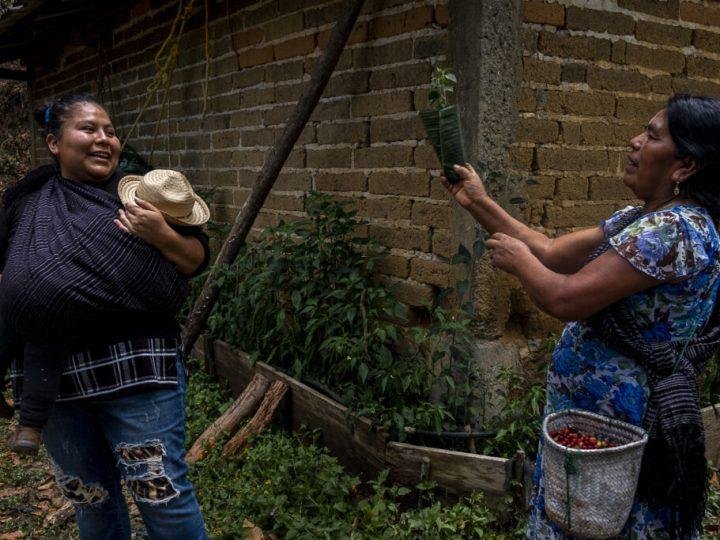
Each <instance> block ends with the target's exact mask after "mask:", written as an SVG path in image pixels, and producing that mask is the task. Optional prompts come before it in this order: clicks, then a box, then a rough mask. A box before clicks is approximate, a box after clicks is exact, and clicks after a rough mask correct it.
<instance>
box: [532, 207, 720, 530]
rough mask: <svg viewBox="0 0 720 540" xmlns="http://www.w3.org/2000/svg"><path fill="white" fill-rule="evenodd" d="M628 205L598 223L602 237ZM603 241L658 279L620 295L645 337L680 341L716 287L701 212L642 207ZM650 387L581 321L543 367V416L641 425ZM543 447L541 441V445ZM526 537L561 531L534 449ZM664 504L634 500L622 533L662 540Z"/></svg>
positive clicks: (700, 320)
mask: <svg viewBox="0 0 720 540" xmlns="http://www.w3.org/2000/svg"><path fill="white" fill-rule="evenodd" d="M632 210H633V207H631V206H628V207H627V208H624V209H622V210H619V211H618V212H616V213H614V214H613V215H612V216H611V217H610V218H609V219H608V220H607V221H605V222H603V223H602V227H603V230H604V231H605V232H606V237H607V236H608V231H609V230H612V224H613V223H614V222H615V220H617V219H619V218H621V217H622V215H623V214H625V213H626V212H629V211H632ZM607 240H608V242H609V244H610V246H611V247H612V248H613V249H614V250H615V251H616V252H617V253H618V254H619V255H620V256H621V257H623V258H625V259H626V260H627V261H628V262H630V264H632V265H633V266H634V267H635V268H636V269H638V270H640V271H641V272H643V273H645V274H647V275H649V276H652V277H654V278H657V279H659V280H662V281H672V283H663V284H662V285H658V286H657V287H653V288H651V289H648V290H645V291H641V292H638V293H635V294H633V295H631V296H630V297H628V298H627V301H628V302H630V304H631V306H632V308H633V310H632V312H633V313H634V314H635V316H636V317H637V321H638V323H639V325H640V327H641V328H643V329H644V332H643V334H644V336H645V338H646V339H647V340H648V341H649V342H656V341H667V340H673V341H674V340H686V339H689V338H691V337H692V336H693V335H694V332H695V330H696V328H697V327H698V326H700V325H702V324H704V323H705V322H706V321H707V320H708V318H709V316H710V311H711V309H712V306H713V304H714V301H715V298H716V297H717V293H718V286H719V285H720V280H718V279H717V278H718V274H720V263H718V251H719V248H720V241H719V239H718V233H717V230H716V229H715V226H714V224H713V222H712V219H711V218H710V216H709V215H708V213H707V211H706V210H705V209H704V208H702V207H698V206H690V205H677V206H674V207H672V208H669V209H665V210H660V211H657V212H652V213H648V214H646V215H643V216H640V217H639V218H638V219H637V220H635V221H634V222H632V223H631V224H630V225H628V226H627V227H625V228H624V229H622V231H620V232H619V233H618V234H616V235H615V236H610V237H607ZM648 395H649V388H648V382H647V376H646V374H645V372H644V370H643V369H642V368H641V367H640V366H639V365H637V364H636V363H635V362H634V361H633V360H631V359H630V358H627V357H625V356H622V355H621V354H619V353H617V352H616V351H614V350H613V349H611V348H610V347H608V346H607V345H605V344H604V343H603V342H602V341H600V339H599V338H598V337H597V336H596V335H595V334H594V332H593V331H592V330H591V329H590V327H589V326H588V325H587V324H586V323H585V322H584V321H575V322H571V323H569V324H567V325H566V326H565V329H564V331H563V333H562V336H561V337H560V341H559V343H558V345H557V347H556V348H555V351H554V352H553V355H552V363H551V365H550V366H549V368H548V380H547V404H546V408H545V414H549V413H552V412H556V411H559V410H563V409H568V408H579V409H584V410H587V411H592V412H596V413H600V414H604V415H606V416H610V417H614V418H619V419H621V420H624V421H626V422H630V423H632V424H635V425H641V424H642V420H643V416H644V414H645V409H646V406H647V401H648ZM540 449H542V444H541V448H540ZM533 481H534V492H533V500H532V510H531V513H530V518H529V523H528V529H527V538H533V539H534V538H542V539H545V538H549V539H564V538H568V535H567V534H565V533H563V531H562V530H561V529H560V528H559V527H558V526H557V525H555V524H554V523H551V522H550V521H549V520H548V518H547V516H546V514H545V501H544V487H543V478H542V470H541V459H540V452H538V459H537V464H536V468H535V475H534V479H533ZM670 517H671V516H670V511H669V510H668V509H667V508H657V507H651V506H649V505H648V504H646V503H643V502H641V501H638V500H637V499H636V500H635V502H634V504H633V508H632V510H631V513H630V517H629V519H628V521H627V523H626V525H625V528H624V530H623V532H622V535H621V538H623V539H635V538H668V533H667V532H666V531H667V527H668V525H669V522H670Z"/></svg>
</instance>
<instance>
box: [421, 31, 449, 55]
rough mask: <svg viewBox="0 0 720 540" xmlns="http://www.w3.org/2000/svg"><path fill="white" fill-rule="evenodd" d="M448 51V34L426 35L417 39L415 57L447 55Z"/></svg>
mask: <svg viewBox="0 0 720 540" xmlns="http://www.w3.org/2000/svg"><path fill="white" fill-rule="evenodd" d="M447 52H448V37H447V34H440V35H436V36H425V37H419V38H416V39H415V51H414V53H413V56H414V57H415V58H430V57H433V56H440V55H446V54H447Z"/></svg>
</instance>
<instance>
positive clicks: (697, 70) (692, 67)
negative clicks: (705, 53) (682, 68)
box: [687, 56, 720, 79]
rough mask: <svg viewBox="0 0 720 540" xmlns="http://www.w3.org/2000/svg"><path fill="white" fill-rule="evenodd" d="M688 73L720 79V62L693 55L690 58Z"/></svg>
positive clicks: (693, 75)
mask: <svg viewBox="0 0 720 540" xmlns="http://www.w3.org/2000/svg"><path fill="white" fill-rule="evenodd" d="M687 74H688V76H689V77H704V78H706V79H718V78H720V62H718V61H717V60H713V59H711V58H703V57H702V56H691V57H689V58H688V65H687Z"/></svg>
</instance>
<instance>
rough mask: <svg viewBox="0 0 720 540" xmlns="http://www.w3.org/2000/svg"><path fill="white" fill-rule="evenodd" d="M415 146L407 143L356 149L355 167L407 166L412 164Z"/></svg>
mask: <svg viewBox="0 0 720 540" xmlns="http://www.w3.org/2000/svg"><path fill="white" fill-rule="evenodd" d="M412 155H413V147H412V146H405V145H393V144H390V145H383V146H371V147H369V148H357V149H355V161H354V164H355V167H356V168H360V169H370V168H386V167H407V166H409V165H412Z"/></svg>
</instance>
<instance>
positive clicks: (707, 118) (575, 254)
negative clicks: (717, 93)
mask: <svg viewBox="0 0 720 540" xmlns="http://www.w3.org/2000/svg"><path fill="white" fill-rule="evenodd" d="M455 170H456V171H457V173H458V175H459V176H460V178H461V181H460V182H458V183H456V184H449V183H448V182H447V180H445V179H443V182H444V184H445V186H446V188H447V189H448V190H449V191H450V192H451V193H452V195H453V196H454V197H455V199H456V201H457V202H458V203H459V204H460V205H461V206H463V207H464V208H466V209H467V210H468V211H469V212H470V213H471V214H472V215H473V216H474V217H475V218H476V219H477V220H478V222H479V223H480V224H481V225H483V226H484V227H485V228H486V229H487V230H488V231H489V232H491V233H493V234H492V237H491V238H490V239H489V240H488V242H487V246H488V248H489V251H490V257H491V261H492V263H493V265H495V266H496V267H498V268H500V269H502V270H504V271H506V272H509V273H511V274H513V275H515V276H516V277H517V278H518V279H519V280H520V282H521V283H522V285H523V286H524V288H525V290H526V291H527V293H528V295H529V296H530V298H531V299H532V300H533V302H534V303H535V304H536V305H537V306H538V307H539V308H540V309H542V310H543V311H545V312H546V313H548V314H550V315H552V316H554V317H557V318H558V319H560V320H562V321H566V322H567V324H566V326H565V329H564V331H563V333H562V336H561V338H560V341H559V343H558V345H557V347H556V349H555V351H554V352H553V355H552V362H551V365H550V366H549V369H548V379H547V404H546V409H545V414H549V413H551V412H555V411H559V410H563V409H568V408H579V409H584V410H588V411H592V412H595V413H600V414H603V415H606V416H609V417H613V418H619V419H621V420H624V421H626V422H630V423H632V424H635V425H639V426H644V427H646V429H648V428H651V432H653V433H654V432H655V430H656V429H658V428H657V425H656V424H658V422H656V421H655V420H654V418H656V417H660V418H663V419H668V418H669V419H670V420H669V421H668V425H670V424H672V427H673V428H678V429H679V430H680V431H679V432H682V433H696V436H695V439H697V441H695V442H697V443H698V444H694V443H693V444H694V447H695V455H694V456H689V455H686V454H685V453H684V452H688V449H687V448H685V449H683V448H679V447H681V446H682V445H677V444H676V445H675V446H673V444H672V443H671V444H670V445H669V446H661V447H662V451H660V452H655V453H654V454H652V455H653V456H654V457H647V456H648V454H649V453H648V451H646V456H645V461H644V463H643V471H645V472H644V473H643V474H641V479H640V483H639V487H638V492H637V493H636V497H635V501H634V503H633V506H632V508H631V509H630V514H629V518H628V521H627V523H626V525H625V527H624V529H623V531H622V534H621V538H623V539H625V538H628V539H629V538H695V537H698V536H699V525H700V521H701V520H702V510H703V507H704V497H703V495H704V478H705V473H704V471H705V468H704V467H705V462H704V459H703V456H702V451H703V448H704V440H703V436H702V427H701V425H700V427H699V428H697V429H696V430H695V431H694V432H693V431H692V430H691V429H685V428H687V427H688V426H685V425H683V422H684V421H685V420H684V418H680V417H678V418H674V417H672V415H671V414H669V413H668V414H666V413H665V412H664V410H663V409H662V400H663V395H665V394H667V392H666V391H665V389H666V387H668V386H669V387H670V392H676V394H673V396H675V397H677V392H679V393H680V395H681V396H690V398H689V400H690V401H692V407H691V408H692V409H693V411H692V412H693V413H695V412H696V410H699V408H698V404H697V386H696V384H697V383H696V380H695V379H696V375H697V373H696V372H695V371H692V365H690V367H688V370H689V371H690V373H691V375H687V372H685V373H676V372H677V369H674V370H673V373H672V377H670V378H669V379H662V378H661V377H659V376H658V373H657V372H656V371H654V368H653V367H652V366H649V365H647V364H645V363H644V361H643V360H642V355H635V354H631V353H628V350H629V349H627V348H623V347H620V346H619V345H618V343H617V342H616V340H614V339H613V337H612V335H611V334H610V333H608V332H603V331H602V328H603V327H604V326H608V325H604V324H603V323H604V322H608V321H610V319H603V317H605V316H606V314H607V313H610V312H612V311H613V310H614V309H616V308H617V307H618V306H620V307H622V308H623V309H624V311H623V313H626V314H627V315H626V316H627V317H628V319H627V320H626V321H625V322H626V323H627V326H629V327H631V328H632V329H634V330H636V332H635V334H634V336H635V337H636V340H637V341H639V342H640V343H638V344H637V347H636V348H635V349H633V350H638V349H641V350H645V349H647V348H648V347H650V348H651V347H654V346H661V345H664V344H668V346H669V347H670V349H672V350H682V349H683V347H682V345H683V344H684V343H686V342H690V343H695V342H694V341H691V340H693V339H694V338H696V337H697V336H698V335H700V334H702V333H704V332H707V331H708V327H709V326H711V325H708V321H709V320H711V315H712V314H713V307H714V305H715V301H716V298H717V293H718V286H720V280H719V279H718V275H719V274H720V263H719V262H718V251H720V239H719V237H718V232H717V223H718V217H720V101H718V100H714V99H709V98H700V97H691V96H686V95H678V96H674V97H673V98H671V99H670V100H669V101H668V103H667V106H666V108H665V109H663V110H661V111H659V112H658V113H657V114H656V115H655V116H654V117H653V118H652V119H651V120H650V121H649V123H648V124H647V126H646V128H645V130H644V131H643V132H642V133H640V134H639V135H637V136H636V137H634V138H633V139H632V140H631V141H630V152H629V154H628V161H627V163H626V165H625V173H624V177H623V182H624V183H625V185H627V186H628V187H629V188H630V189H631V190H632V191H633V193H634V194H635V196H636V197H637V198H638V199H639V200H641V201H642V203H643V204H642V205H641V206H636V207H632V206H629V207H627V208H624V209H622V210H619V211H618V212H616V213H614V214H613V215H611V216H609V218H608V219H607V220H605V221H603V222H602V223H601V224H600V225H599V226H597V227H593V228H590V229H586V230H581V231H578V232H573V233H570V234H566V235H563V236H559V237H557V238H552V239H551V238H548V237H546V236H544V235H543V234H541V233H539V232H537V231H534V230H532V229H530V228H529V227H527V226H526V225H524V224H522V223H521V222H519V221H517V220H515V219H514V218H512V217H511V216H510V215H509V214H508V213H507V212H505V211H504V210H503V209H502V208H501V207H500V206H499V205H498V204H497V203H495V202H494V201H493V200H492V199H491V198H490V196H489V195H488V194H487V192H486V191H485V189H484V187H483V184H482V181H481V180H480V178H479V177H478V175H477V174H476V173H475V171H474V170H473V169H472V167H470V166H465V167H463V166H456V167H455ZM608 317H609V315H608ZM613 322H614V323H616V325H615V326H614V327H613V328H614V329H615V330H616V331H617V333H620V334H622V333H623V325H622V324H620V325H618V324H617V320H613ZM714 323H715V318H712V324H714ZM703 335H704V334H703ZM643 347H644V348H643ZM708 350H710V349H708ZM621 351H622V352H621ZM705 352H707V351H705ZM682 354H683V353H679V356H676V357H673V358H680V359H682ZM679 364H680V361H678V365H679ZM687 365H689V364H687ZM693 365H696V364H693ZM699 365H702V363H700V364H699ZM683 366H686V364H683ZM675 367H677V366H675ZM683 375H687V376H686V378H684V379H683V378H682V376H683ZM670 379H672V380H671V382H672V383H673V384H666V383H667V381H668V380H670ZM663 385H664V386H663ZM673 385H674V386H673ZM661 394H662V395H661ZM658 403H660V405H658ZM658 407H660V408H658ZM665 410H667V409H665ZM658 411H660V412H659V413H658ZM663 415H664V416H663ZM648 416H652V417H653V420H649V418H648ZM691 416H692V415H691ZM692 418H694V419H697V418H699V416H698V415H697V414H695V416H692ZM648 422H649V423H650V425H649V426H648ZM695 423H697V421H696V422H695ZM690 427H692V426H690ZM669 429H670V428H668V430H669ZM684 429H685V431H683V430H684ZM698 430H699V434H697V431H698ZM666 438H669V439H671V437H666ZM660 439H661V440H663V438H662V437H660ZM695 439H693V441H694V440H695ZM689 446H693V445H689ZM697 448H699V452H700V454H699V457H698V450H697ZM690 450H692V448H691V449H690ZM693 457H695V458H696V459H695V460H694V461H693V459H692V458H693ZM652 460H654V461H652ZM663 460H664V461H663ZM659 464H662V465H659ZM673 464H677V467H675V468H674V465H673ZM693 468H694V469H693ZM676 469H677V470H676ZM698 471H699V472H698ZM692 473H695V476H691V474H692ZM678 478H681V479H684V480H685V481H684V482H679V481H678V480H677V479H678ZM688 478H694V479H695V480H696V481H694V482H691V481H687V479H688ZM698 478H699V479H700V480H698ZM646 480H650V482H648V481H646ZM651 483H653V486H652V487H648V486H650V484H651ZM680 484H683V485H685V487H682V486H680V487H678V485H680ZM658 486H660V487H658ZM668 486H670V487H668ZM644 487H645V488H646V489H643V488H644ZM665 487H667V490H666V489H665ZM673 490H674V491H673ZM682 490H685V491H686V492H685V493H680V494H678V491H682ZM679 496H684V497H685V499H690V501H689V502H687V501H686V502H679V503H678V502H677V501H678V500H681V499H678V497H679ZM532 502H533V505H532V510H531V514H530V520H529V525H528V530H527V537H528V538H551V539H563V538H570V535H568V534H566V533H565V532H564V531H563V529H562V528H561V527H560V526H559V525H558V524H556V523H553V522H551V521H550V520H549V518H548V517H547V515H546V513H545V504H544V488H543V477H542V469H541V463H540V456H539V455H538V462H537V467H536V470H535V476H534V495H533V501H532Z"/></svg>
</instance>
